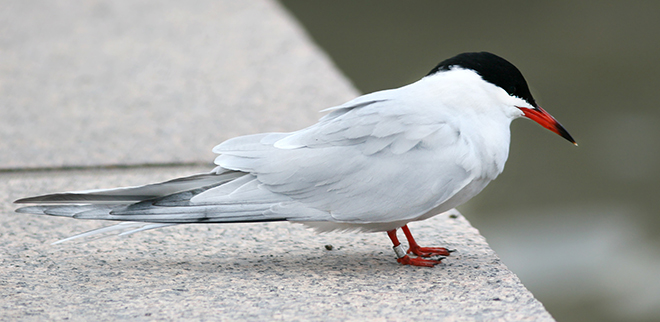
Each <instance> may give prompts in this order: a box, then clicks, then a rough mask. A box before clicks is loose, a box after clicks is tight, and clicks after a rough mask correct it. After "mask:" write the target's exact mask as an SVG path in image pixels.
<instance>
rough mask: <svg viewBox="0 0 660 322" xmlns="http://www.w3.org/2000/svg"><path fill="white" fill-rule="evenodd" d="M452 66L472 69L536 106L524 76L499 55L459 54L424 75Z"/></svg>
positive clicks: (492, 82) (482, 53) (481, 53)
mask: <svg viewBox="0 0 660 322" xmlns="http://www.w3.org/2000/svg"><path fill="white" fill-rule="evenodd" d="M452 67H460V68H464V69H471V70H474V71H475V72H476V73H477V74H479V76H481V78H483V79H484V80H485V81H487V82H489V83H491V84H493V85H495V86H499V87H501V88H502V89H504V90H505V91H506V92H507V93H509V95H512V96H516V97H519V98H522V99H524V100H525V101H527V102H528V103H529V104H530V105H532V106H534V107H538V105H536V101H535V100H534V98H533V97H532V93H531V92H530V91H529V87H527V82H526V81H525V77H523V75H522V73H521V72H520V71H519V70H518V68H516V66H514V65H513V64H511V63H510V62H508V61H507V60H506V59H504V58H502V57H500V56H497V55H495V54H491V53H489V52H485V51H483V52H479V53H463V54H459V55H456V56H454V57H452V58H449V59H446V60H443V61H442V62H440V64H438V66H436V67H435V68H433V70H431V72H429V73H428V74H427V75H426V76H429V75H433V74H435V73H438V72H440V71H446V70H450V69H451V68H452Z"/></svg>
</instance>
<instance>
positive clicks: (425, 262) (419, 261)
mask: <svg viewBox="0 0 660 322" xmlns="http://www.w3.org/2000/svg"><path fill="white" fill-rule="evenodd" d="M404 227H405V226H404ZM408 233H410V231H408ZM387 236H389V237H390V239H391V240H392V244H394V252H395V253H396V256H397V257H398V258H397V260H396V261H397V262H399V263H401V264H403V265H413V266H426V267H433V266H435V265H437V264H440V261H439V260H431V259H424V258H420V257H410V256H408V254H406V253H405V252H404V251H403V248H401V243H400V242H399V238H397V236H396V229H393V230H390V231H388V232H387Z"/></svg>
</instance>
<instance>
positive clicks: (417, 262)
mask: <svg viewBox="0 0 660 322" xmlns="http://www.w3.org/2000/svg"><path fill="white" fill-rule="evenodd" d="M443 258H444V257H443ZM443 258H440V259H438V260H433V259H425V258H421V257H410V256H408V255H406V256H403V257H401V258H399V259H397V260H396V261H397V262H399V263H401V264H402V265H412V266H424V267H433V266H435V265H438V264H440V260H442V259H443Z"/></svg>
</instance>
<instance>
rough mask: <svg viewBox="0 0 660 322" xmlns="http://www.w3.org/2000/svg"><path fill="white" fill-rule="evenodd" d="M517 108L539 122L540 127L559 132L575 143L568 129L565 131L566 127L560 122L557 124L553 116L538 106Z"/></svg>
mask: <svg viewBox="0 0 660 322" xmlns="http://www.w3.org/2000/svg"><path fill="white" fill-rule="evenodd" d="M518 108H519V109H520V110H521V111H522V112H523V113H524V114H525V117H527V118H529V119H530V120H532V121H534V122H536V123H538V124H540V125H541V126H542V127H544V128H546V129H548V130H550V131H552V132H555V133H557V134H559V136H561V137H563V138H564V139H566V140H568V141H569V142H571V143H573V144H575V145H577V143H575V140H573V137H572V136H571V135H570V134H568V131H566V129H565V128H564V127H563V126H561V124H559V122H557V120H555V118H554V117H552V115H550V113H548V112H546V111H545V110H544V109H542V108H541V107H540V106H538V107H535V108H527V107H518Z"/></svg>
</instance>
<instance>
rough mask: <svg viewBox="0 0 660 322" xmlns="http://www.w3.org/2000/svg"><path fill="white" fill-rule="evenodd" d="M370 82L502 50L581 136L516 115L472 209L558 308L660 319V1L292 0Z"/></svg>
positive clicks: (327, 43) (560, 313)
mask: <svg viewBox="0 0 660 322" xmlns="http://www.w3.org/2000/svg"><path fill="white" fill-rule="evenodd" d="M280 2H281V3H282V4H283V5H284V6H285V7H286V8H287V9H288V10H289V11H290V12H291V13H292V14H293V15H294V16H295V17H296V18H297V19H298V20H299V21H300V22H301V23H302V24H303V25H304V27H305V28H306V30H307V31H308V33H309V34H310V35H311V37H312V38H313V39H314V40H315V41H316V42H317V43H318V44H319V45H320V46H321V47H322V48H323V49H325V51H326V52H327V53H328V54H329V56H330V57H331V58H332V59H333V60H334V62H335V63H336V64H337V66H338V67H339V68H340V69H341V70H342V71H343V72H344V73H345V75H346V76H347V77H348V78H349V79H350V80H352V81H353V83H354V84H355V86H356V87H357V88H358V89H359V90H361V91H362V92H365V93H367V92H372V91H376V90H381V89H387V88H393V87H399V86H401V85H405V84H408V83H411V82H414V81H416V80H418V79H419V78H421V77H422V76H423V75H425V74H426V73H427V72H428V71H429V70H430V69H431V68H432V67H434V66H435V65H436V64H437V63H438V62H440V61H441V60H443V59H445V58H449V57H451V56H453V55H456V54H458V53H461V52H466V51H490V52H493V53H496V54H498V55H500V56H502V57H505V58H506V59H507V60H509V61H511V62H512V63H514V64H515V65H516V66H517V67H518V68H519V69H520V70H521V71H522V72H523V74H524V75H525V77H526V79H527V82H528V83H529V85H530V87H531V89H532V93H533V95H534V97H535V98H536V100H537V102H539V104H540V105H541V106H543V107H544V108H545V109H546V110H547V111H548V112H550V113H551V114H552V115H554V116H555V117H556V118H557V119H558V120H559V121H560V122H561V123H562V124H563V125H564V126H565V127H566V128H567V129H568V131H569V132H570V133H571V134H572V135H573V137H574V138H575V139H576V140H577V142H578V143H579V147H574V146H572V145H571V144H570V143H568V142H566V141H565V140H563V139H562V138H560V137H558V136H557V135H555V134H553V133H551V132H549V131H547V130H545V129H543V128H541V127H539V126H538V125H536V124H535V123H533V122H530V121H526V120H518V121H515V122H513V125H512V132H513V133H512V143H511V152H510V157H509V161H508V163H507V168H506V170H505V171H504V173H503V174H502V175H501V176H500V177H499V178H498V179H497V180H496V181H494V182H493V183H491V184H490V186H489V187H487V188H486V189H485V190H484V191H483V192H482V193H481V194H480V195H479V196H478V197H477V198H475V199H473V200H472V201H470V202H469V203H468V204H466V205H464V206H462V207H461V208H460V210H461V211H462V212H463V214H464V215H465V216H466V217H467V218H468V219H469V220H470V221H471V222H472V224H473V225H474V226H475V227H477V228H478V229H479V230H480V231H481V232H482V234H483V235H484V236H486V238H487V239H488V241H489V243H490V244H491V246H492V248H493V249H495V251H496V252H497V253H498V254H499V255H500V257H501V258H502V259H503V261H504V262H505V263H506V264H507V265H508V266H509V268H511V270H513V271H514V272H515V273H516V274H517V275H518V276H519V277H520V278H521V280H522V281H523V283H524V284H525V285H526V286H527V287H528V288H529V289H530V290H531V291H532V292H533V293H534V295H535V296H536V297H537V298H538V299H539V300H540V301H541V302H543V304H544V305H545V306H546V308H547V309H548V310H549V311H550V313H551V314H552V315H553V316H554V317H555V318H556V319H557V320H559V321H658V320H660V278H658V271H659V270H660V216H658V208H659V206H660V196H658V191H659V189H658V188H659V187H658V183H660V167H659V165H660V125H659V124H660V122H658V121H659V120H660V108H659V106H658V105H659V103H658V97H657V95H658V91H659V90H660V77H659V76H660V18H659V17H660V2H657V1H626V2H624V1H547V2H533V1H506V2H501V1H497V2H496V1H470V2H464V1H414V2H399V1H380V0H379V1H374V0H371V1H332V2H330V1H323V2H322V1H305V0H295V1H294V0H281V1H280Z"/></svg>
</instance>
